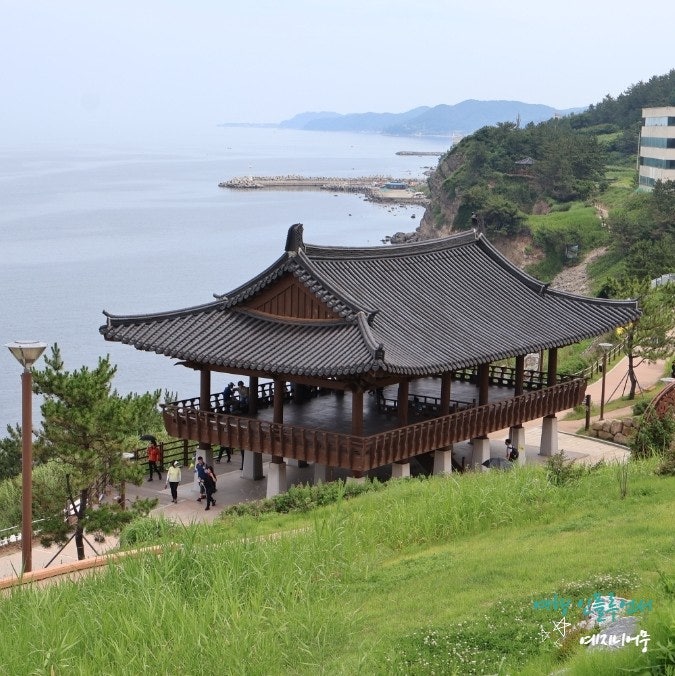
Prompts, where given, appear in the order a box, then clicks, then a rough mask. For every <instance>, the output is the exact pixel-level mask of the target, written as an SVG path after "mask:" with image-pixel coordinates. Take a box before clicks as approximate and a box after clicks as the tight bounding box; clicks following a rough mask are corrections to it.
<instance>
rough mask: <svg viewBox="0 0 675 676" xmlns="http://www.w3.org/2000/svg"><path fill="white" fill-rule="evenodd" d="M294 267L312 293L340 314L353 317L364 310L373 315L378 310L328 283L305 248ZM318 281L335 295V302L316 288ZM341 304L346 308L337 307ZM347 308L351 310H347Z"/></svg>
mask: <svg viewBox="0 0 675 676" xmlns="http://www.w3.org/2000/svg"><path fill="white" fill-rule="evenodd" d="M293 267H294V268H295V269H294V270H293V274H294V275H295V276H296V277H297V278H298V281H299V282H301V283H302V284H304V285H305V286H306V287H307V289H308V290H309V291H310V293H312V294H314V295H315V296H316V297H317V298H318V299H319V300H320V301H321V302H323V303H326V305H327V306H328V307H329V308H330V309H331V310H333V311H334V312H337V314H339V315H340V316H342V317H350V318H353V317H355V316H356V315H358V313H359V312H363V313H365V314H366V315H371V314H373V312H376V310H371V309H368V308H366V307H363V306H362V305H361V304H359V302H358V301H357V300H356V299H355V298H354V297H352V296H350V295H349V294H346V293H344V292H343V291H338V290H337V289H336V288H335V287H334V286H333V285H332V284H330V283H328V282H327V281H326V279H325V278H324V277H323V275H322V274H321V272H320V271H319V270H317V269H316V267H315V265H314V264H313V263H312V260H311V259H310V258H309V257H308V256H307V254H306V253H305V252H304V251H303V250H300V251H299V252H298V253H297V255H296V257H295V265H294V266H293ZM303 268H304V270H305V272H306V273H307V274H306V275H304V276H303V274H302V269H303ZM317 283H318V284H319V285H320V286H321V287H322V288H323V289H324V290H325V292H326V293H327V294H328V295H330V296H332V297H333V302H331V301H328V300H327V299H326V297H325V295H326V294H323V296H322V295H321V294H320V293H318V290H317V289H315V288H314V287H315V286H316V284H317ZM335 301H337V302H335ZM339 304H342V305H343V306H344V308H343V309H339V308H337V307H336V306H337V305H339ZM346 309H348V310H349V311H346Z"/></svg>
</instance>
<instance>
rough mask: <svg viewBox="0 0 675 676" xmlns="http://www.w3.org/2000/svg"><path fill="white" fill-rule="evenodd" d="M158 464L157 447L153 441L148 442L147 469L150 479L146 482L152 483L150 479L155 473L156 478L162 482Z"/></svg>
mask: <svg viewBox="0 0 675 676" xmlns="http://www.w3.org/2000/svg"><path fill="white" fill-rule="evenodd" d="M158 462H159V446H157V444H156V443H155V442H154V441H151V442H150V445H149V446H148V468H149V469H150V478H149V479H148V481H152V477H153V475H154V473H155V472H157V476H158V477H159V479H160V481H161V480H162V473H161V472H160V471H159V465H158V464H157V463H158Z"/></svg>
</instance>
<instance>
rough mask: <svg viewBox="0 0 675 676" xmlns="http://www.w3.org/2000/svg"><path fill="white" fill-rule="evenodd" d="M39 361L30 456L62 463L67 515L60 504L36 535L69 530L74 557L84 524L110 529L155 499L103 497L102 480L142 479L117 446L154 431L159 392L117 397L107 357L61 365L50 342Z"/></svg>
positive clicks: (56, 536)
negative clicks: (39, 399) (36, 426)
mask: <svg viewBox="0 0 675 676" xmlns="http://www.w3.org/2000/svg"><path fill="white" fill-rule="evenodd" d="M44 363H45V365H46V366H45V368H43V369H42V370H38V369H35V370H34V371H33V383H34V390H35V392H36V393H37V394H41V395H42V396H43V403H42V405H41V411H42V427H41V429H40V430H39V431H38V432H37V440H36V443H35V451H36V453H35V455H36V458H37V459H39V460H40V461H41V462H55V463H59V464H61V465H62V466H63V469H64V482H63V486H62V489H63V496H62V497H63V502H62V504H63V505H64V507H65V508H66V510H67V514H68V516H67V518H66V517H65V515H66V512H65V511H64V512H62V513H56V514H54V515H53V516H52V517H50V518H48V519H46V520H45V521H44V522H43V523H42V524H41V539H42V541H43V543H44V544H47V545H49V544H51V543H53V542H58V543H64V542H67V541H68V540H69V539H70V537H74V538H75V544H76V548H77V555H78V559H83V558H85V553H84V540H85V538H84V532H85V528H87V529H89V530H101V531H103V532H104V533H111V532H115V531H117V530H119V528H121V526H122V525H123V524H124V523H127V522H128V521H130V520H131V519H132V518H133V517H134V516H135V515H136V514H138V513H147V512H148V511H149V509H151V507H152V506H153V504H152V502H153V501H147V500H145V501H137V503H135V505H134V506H132V510H131V511H128V510H125V509H124V505H119V504H117V503H112V504H109V503H105V502H102V501H101V497H102V496H103V495H104V494H105V489H106V488H107V487H108V486H117V485H120V484H121V482H123V481H130V482H132V483H135V484H139V483H140V482H141V481H142V477H143V471H142V469H141V467H140V466H138V465H133V464H131V463H129V462H128V461H126V460H125V459H124V457H123V453H124V452H125V451H129V450H132V449H133V448H135V447H136V446H137V445H138V437H139V434H141V433H155V434H157V433H159V432H160V430H161V416H160V415H159V411H158V403H159V399H160V392H159V391H156V392H154V393H147V394H142V395H138V394H130V395H127V396H124V397H123V396H120V395H119V394H118V393H117V391H116V390H113V389H112V380H113V378H114V376H115V372H116V371H117V367H115V366H113V365H112V364H111V363H110V360H109V357H105V358H99V360H98V365H97V366H96V368H93V369H89V368H87V367H84V366H83V367H81V368H80V369H77V370H74V371H67V370H65V368H64V363H63V360H62V359H61V352H60V350H59V348H58V345H54V346H53V347H52V348H51V355H50V356H46V357H45V360H44ZM155 503H156V501H155ZM71 534H72V535H71Z"/></svg>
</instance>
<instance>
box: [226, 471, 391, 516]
mask: <svg viewBox="0 0 675 676" xmlns="http://www.w3.org/2000/svg"><path fill="white" fill-rule="evenodd" d="M383 486H384V484H382V483H381V482H379V481H377V480H368V481H366V482H365V483H362V484H359V483H356V482H350V483H345V482H344V481H331V482H330V483H325V484H324V483H321V484H317V485H316V486H310V485H305V484H301V485H297V486H291V487H290V488H289V489H288V491H287V492H286V493H280V494H279V495H275V496H274V497H273V498H267V499H265V500H258V501H257V502H247V503H242V504H239V505H232V506H231V507H228V508H227V509H224V510H223V514H230V515H234V516H260V515H261V514H267V513H270V512H277V513H280V514H287V513H288V512H308V511H309V510H311V509H314V508H315V507H322V506H324V505H329V504H332V503H334V502H338V501H339V500H341V499H343V498H353V497H355V496H357V495H361V494H363V493H368V492H370V491H376V490H380V489H381V488H382V487H383Z"/></svg>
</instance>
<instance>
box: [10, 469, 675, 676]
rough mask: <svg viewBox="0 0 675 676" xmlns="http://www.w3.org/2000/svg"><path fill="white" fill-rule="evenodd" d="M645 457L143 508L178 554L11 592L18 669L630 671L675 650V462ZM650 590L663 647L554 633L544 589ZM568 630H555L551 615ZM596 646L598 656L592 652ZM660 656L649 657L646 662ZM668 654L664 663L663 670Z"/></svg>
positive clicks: (155, 532)
mask: <svg viewBox="0 0 675 676" xmlns="http://www.w3.org/2000/svg"><path fill="white" fill-rule="evenodd" d="M654 467H655V462H654V461H643V462H636V463H631V464H630V466H629V475H628V495H627V497H626V498H625V499H621V497H620V491H619V484H618V475H617V468H616V467H613V466H602V467H599V468H597V469H596V470H594V471H591V472H587V473H584V474H583V475H582V476H580V477H578V478H577V479H575V480H571V481H569V482H567V483H563V484H561V485H557V484H556V482H555V481H554V480H553V479H554V478H555V477H547V474H546V471H545V470H544V469H543V468H541V467H521V468H517V469H516V470H515V471H512V472H489V473H475V474H474V473H471V474H465V475H461V476H459V475H457V476H451V477H439V478H432V479H424V480H417V479H412V480H398V481H394V482H391V483H390V484H388V485H387V486H386V487H384V488H383V489H382V490H379V491H377V492H372V493H368V494H365V495H363V496H361V497H358V498H354V499H350V500H344V499H338V501H337V502H336V503H335V504H332V505H329V506H325V507H321V508H318V509H311V510H309V511H306V512H300V513H295V514H288V515H279V514H272V515H269V516H261V517H258V518H253V517H251V516H243V517H241V516H227V517H225V518H224V519H223V520H221V521H219V522H216V523H215V524H214V525H212V526H206V525H200V526H192V527H182V526H176V525H172V524H170V523H168V522H150V521H147V522H142V523H141V524H138V525H136V526H134V528H133V537H131V538H127V539H128V540H133V541H134V542H135V543H137V544H141V543H143V544H146V543H147V542H151V541H157V540H159V541H160V542H163V543H164V544H165V545H166V546H165V548H164V553H163V554H162V555H160V556H154V555H147V556H143V557H140V558H136V559H130V560H126V561H125V562H123V563H121V564H119V565H115V566H111V567H110V568H108V569H107V570H105V572H101V573H99V574H97V575H96V576H94V577H91V578H87V579H83V580H81V581H79V582H77V583H73V582H66V583H61V584H58V585H52V586H49V587H46V588H25V589H15V590H14V591H12V592H11V593H9V594H7V595H5V596H4V597H2V598H1V599H0V614H1V616H2V618H3V641H2V642H0V673H2V674H12V675H15V674H69V675H72V674H139V673H144V674H261V675H262V674H432V673H433V674H455V673H456V674H471V673H486V674H496V673H500V674H546V673H551V672H553V671H557V670H559V669H562V668H569V669H570V671H568V672H566V673H570V674H577V673H579V674H582V673H591V672H592V673H594V674H596V675H597V674H616V673H619V672H618V671H617V669H618V668H619V667H620V666H621V667H640V668H642V669H645V668H647V665H650V664H652V665H653V664H659V663H660V664H662V667H658V666H657V667H655V668H663V669H665V666H663V665H665V664H667V663H668V662H667V660H670V664H671V666H672V664H673V660H674V659H675V656H674V655H675V652H673V647H674V646H672V645H671V648H670V653H668V648H666V647H664V648H659V647H658V645H657V644H658V642H659V641H661V643H663V645H664V646H667V645H668V644H667V641H668V639H667V636H668V635H669V634H671V638H670V640H671V641H673V642H675V636H672V633H673V631H674V623H675V604H674V602H673V599H674V596H675V568H674V566H673V555H674V554H675V541H674V539H673V525H674V521H673V495H674V494H675V478H672V477H658V476H656V475H655V474H654ZM594 593H614V594H617V595H623V596H625V597H627V598H631V599H644V600H650V601H651V602H652V603H651V606H652V609H651V610H649V611H648V612H644V613H643V616H642V618H641V620H640V622H641V626H642V627H643V628H645V629H647V630H648V631H649V633H650V637H651V642H650V643H649V649H648V651H647V652H646V653H642V652H640V650H639V649H637V648H636V647H635V646H630V647H628V646H627V647H625V648H623V649H622V650H620V651H618V653H617V654H615V655H612V656H608V655H607V654H604V653H603V654H598V653H591V652H590V651H589V650H588V649H587V648H586V647H585V646H581V645H580V644H579V637H580V632H579V631H577V632H576V633H572V632H571V629H570V630H569V631H570V633H569V634H566V636H565V637H562V635H560V636H559V637H558V639H559V640H558V641H557V643H558V645H556V642H555V640H554V639H555V636H553V637H549V638H546V637H545V636H543V635H542V628H546V627H548V628H551V627H552V626H553V622H554V621H556V620H557V621H560V619H561V612H560V611H553V610H541V609H537V608H535V607H534V603H533V602H534V601H537V600H541V599H547V598H552V597H553V596H554V594H558V595H561V596H565V597H568V598H569V599H570V600H571V601H572V602H573V607H571V608H570V611H569V613H568V614H567V615H566V617H567V619H568V620H569V624H570V625H572V624H573V623H574V622H576V621H577V620H579V619H581V618H582V611H581V609H580V608H579V607H578V606H577V605H576V603H577V601H581V600H584V599H588V598H589V597H592V595H593V594H594ZM549 633H550V632H549ZM589 661H590V663H589ZM642 673H649V672H647V671H645V672H642ZM653 673H666V671H665V670H664V671H654V672H653Z"/></svg>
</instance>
